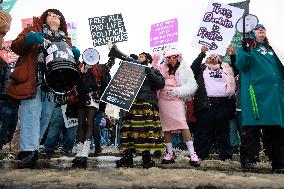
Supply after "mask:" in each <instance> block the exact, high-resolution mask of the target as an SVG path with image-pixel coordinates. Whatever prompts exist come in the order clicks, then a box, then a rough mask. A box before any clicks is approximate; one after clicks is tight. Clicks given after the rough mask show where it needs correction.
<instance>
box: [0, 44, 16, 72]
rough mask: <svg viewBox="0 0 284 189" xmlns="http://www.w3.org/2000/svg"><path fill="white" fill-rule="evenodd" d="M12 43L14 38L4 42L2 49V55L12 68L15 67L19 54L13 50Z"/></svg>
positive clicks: (0, 53)
mask: <svg viewBox="0 0 284 189" xmlns="http://www.w3.org/2000/svg"><path fill="white" fill-rule="evenodd" d="M11 43H12V40H10V41H5V42H4V43H3V46H2V48H1V50H0V56H1V58H2V59H3V60H5V61H6V62H7V63H8V64H9V66H10V67H11V68H14V67H15V63H16V62H17V60H18V58H19V56H18V55H17V54H15V53H14V52H13V51H12V50H11Z"/></svg>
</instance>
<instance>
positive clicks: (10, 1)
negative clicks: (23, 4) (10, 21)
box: [1, 0, 17, 13]
mask: <svg viewBox="0 0 284 189" xmlns="http://www.w3.org/2000/svg"><path fill="white" fill-rule="evenodd" d="M16 2H17V0H4V1H3V3H1V7H2V9H3V10H4V11H6V12H8V13H9V12H10V11H11V10H12V8H13V6H14V5H15V3H16Z"/></svg>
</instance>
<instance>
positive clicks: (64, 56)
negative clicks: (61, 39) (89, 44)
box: [56, 51, 68, 59]
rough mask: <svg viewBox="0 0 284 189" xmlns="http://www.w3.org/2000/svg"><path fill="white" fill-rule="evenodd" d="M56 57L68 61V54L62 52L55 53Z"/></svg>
mask: <svg viewBox="0 0 284 189" xmlns="http://www.w3.org/2000/svg"><path fill="white" fill-rule="evenodd" d="M56 57H57V58H58V57H60V58H64V59H68V53H67V52H63V51H57V52H56Z"/></svg>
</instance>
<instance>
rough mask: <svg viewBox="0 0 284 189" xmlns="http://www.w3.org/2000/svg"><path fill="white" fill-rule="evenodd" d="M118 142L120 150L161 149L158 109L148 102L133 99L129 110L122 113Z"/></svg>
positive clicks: (162, 147)
mask: <svg viewBox="0 0 284 189" xmlns="http://www.w3.org/2000/svg"><path fill="white" fill-rule="evenodd" d="M120 142H121V150H125V149H128V148H134V149H135V150H138V151H144V150H154V151H157V150H163V149H164V145H163V137H162V128H161V123H160V117H159V112H158V109H157V108H156V107H155V106H153V105H152V104H151V103H149V102H146V101H143V100H135V101H134V103H133V104H132V107H131V109H130V110H129V112H124V113H123V117H122V127H121V130H120Z"/></svg>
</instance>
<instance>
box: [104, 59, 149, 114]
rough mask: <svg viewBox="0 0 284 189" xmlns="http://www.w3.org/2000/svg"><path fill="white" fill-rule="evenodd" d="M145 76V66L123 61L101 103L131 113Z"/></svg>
mask: <svg viewBox="0 0 284 189" xmlns="http://www.w3.org/2000/svg"><path fill="white" fill-rule="evenodd" d="M145 78H146V75H145V66H143V65H140V64H135V63H130V62H126V61H123V62H121V64H120V67H119V68H118V70H117V72H116V74H115V75H114V77H113V79H112V80H111V81H110V83H109V85H108V86H107V88H106V90H105V91H104V93H103V95H102V97H101V101H103V102H107V103H110V104H112V105H115V106H118V107H119V108H121V109H123V110H126V111H129V110H130V108H131V106H132V103H133V101H134V100H135V98H136V96H137V94H138V92H139V90H140V87H141V86H142V84H143V82H144V80H145Z"/></svg>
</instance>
